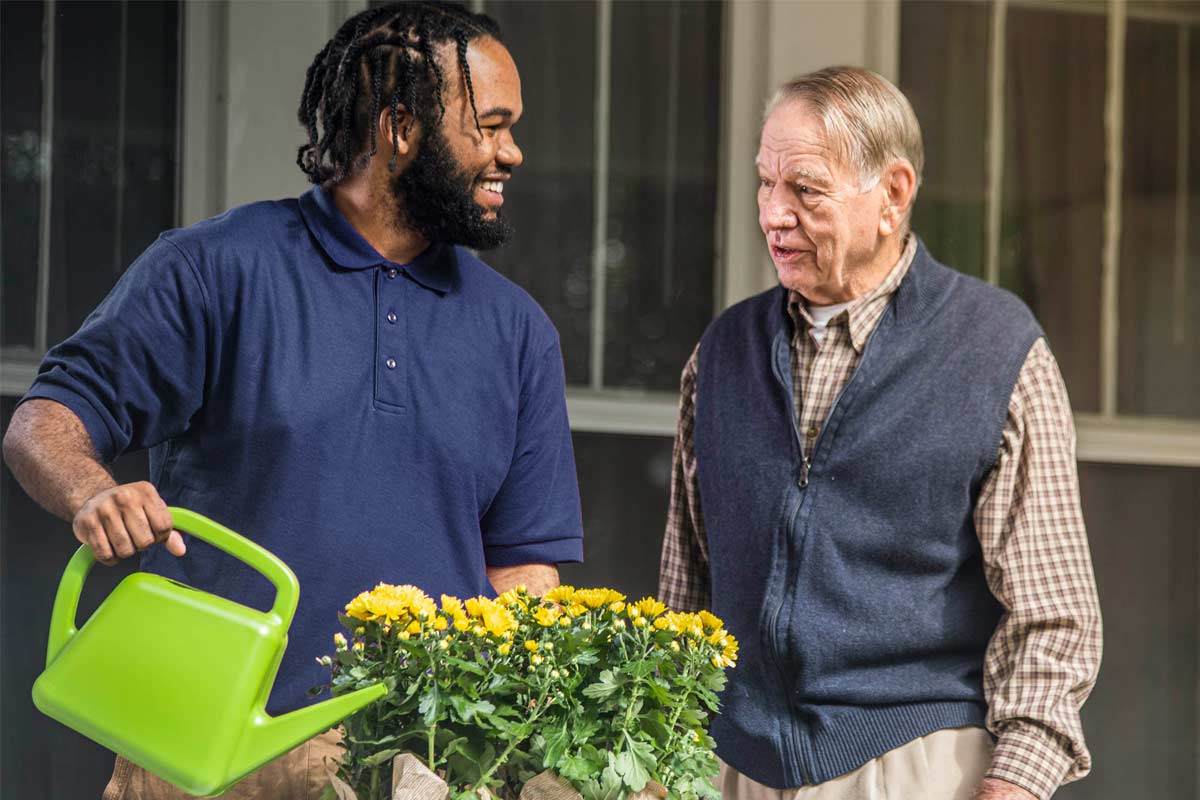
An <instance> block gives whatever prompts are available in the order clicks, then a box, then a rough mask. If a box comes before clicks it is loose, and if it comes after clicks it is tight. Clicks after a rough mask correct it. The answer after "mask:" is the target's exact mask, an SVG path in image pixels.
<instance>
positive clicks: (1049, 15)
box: [1000, 7, 1108, 411]
mask: <svg viewBox="0 0 1200 800" xmlns="http://www.w3.org/2000/svg"><path fill="white" fill-rule="evenodd" d="M1107 24H1108V21H1107V18H1106V17H1105V16H1103V15H1100V14H1081V13H1069V12H1055V11H1042V10H1032V9H1028V8H1020V7H1011V8H1010V9H1009V12H1008V37H1007V53H1006V70H1005V84H1006V98H1005V128H1006V130H1005V137H1006V138H1005V153H1004V189H1003V191H1004V200H1003V211H1002V219H1003V222H1002V228H1003V230H1002V232H1001V242H1000V266H1001V284H1002V285H1003V286H1005V287H1006V288H1009V289H1011V290H1013V291H1015V292H1016V293H1017V294H1019V295H1020V296H1021V297H1022V298H1023V299H1024V300H1025V301H1026V302H1027V303H1029V305H1030V307H1031V308H1032V309H1033V311H1034V313H1035V314H1036V315H1037V318H1038V320H1040V321H1041V323H1042V325H1043V326H1044V327H1045V330H1046V334H1047V336H1048V337H1049V340H1050V346H1051V347H1052V348H1053V350H1054V354H1055V356H1056V357H1057V359H1058V361H1059V364H1060V365H1061V366H1062V371H1063V376H1064V377H1065V378H1066V382H1067V388H1068V389H1069V390H1070V393H1071V401H1072V405H1073V406H1074V408H1075V409H1076V410H1078V411H1096V410H1098V409H1099V407H1100V363H1099V362H1100V357H1099V345H1098V343H1099V341H1100V274H1101V253H1102V248H1103V242H1104V182H1105V168H1104V164H1105V159H1104V154H1105V144H1104V92H1105V71H1104V69H1103V68H1102V66H1103V65H1104V64H1105V63H1107V62H1106V57H1107V53H1106V43H1107Z"/></svg>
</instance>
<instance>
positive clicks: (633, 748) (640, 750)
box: [625, 733, 658, 770]
mask: <svg viewBox="0 0 1200 800" xmlns="http://www.w3.org/2000/svg"><path fill="white" fill-rule="evenodd" d="M625 743H626V745H627V746H628V747H629V751H630V752H632V753H633V756H634V758H636V759H637V760H638V763H640V764H641V765H642V766H643V767H645V768H646V769H647V770H653V769H654V768H655V767H657V766H658V759H656V758H655V757H654V745H652V744H650V743H649V742H644V741H642V740H641V739H634V738H633V737H632V736H630V735H629V734H628V733H626V734H625Z"/></svg>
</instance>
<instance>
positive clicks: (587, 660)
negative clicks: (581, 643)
mask: <svg viewBox="0 0 1200 800" xmlns="http://www.w3.org/2000/svg"><path fill="white" fill-rule="evenodd" d="M571 660H572V661H574V662H575V663H576V664H595V663H596V662H597V661H599V660H600V657H599V656H598V655H596V651H595V650H593V649H590V648H589V649H587V650H581V651H579V654H578V655H576V656H575V657H574V658H572V659H571Z"/></svg>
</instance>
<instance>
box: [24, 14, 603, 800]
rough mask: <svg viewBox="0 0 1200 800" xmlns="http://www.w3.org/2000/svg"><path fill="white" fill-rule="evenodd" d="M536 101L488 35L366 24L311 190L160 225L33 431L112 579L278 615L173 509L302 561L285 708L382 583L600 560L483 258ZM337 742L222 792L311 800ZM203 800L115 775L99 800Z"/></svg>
mask: <svg viewBox="0 0 1200 800" xmlns="http://www.w3.org/2000/svg"><path fill="white" fill-rule="evenodd" d="M521 108H522V106H521V90H520V79H519V76H518V74H517V69H516V65H515V64H514V63H513V60H512V57H511V56H510V55H509V53H508V51H507V50H506V49H505V47H504V45H503V44H502V43H501V40H500V34H499V30H498V29H497V26H496V24H495V23H494V22H493V21H492V20H491V19H489V18H488V17H486V16H483V15H480V14H473V13H470V12H468V11H467V10H465V9H463V8H462V7H460V6H456V5H450V4H443V3H413V4H398V5H392V6H387V7H382V8H375V9H370V10H367V11H364V12H363V13H361V14H358V15H356V16H354V17H352V18H351V19H349V20H348V21H347V22H346V23H345V24H344V25H343V26H342V27H341V29H340V30H339V31H338V32H337V34H336V36H334V38H333V39H332V40H331V41H330V42H329V43H328V44H327V45H326V46H325V47H324V49H322V50H321V52H320V53H319V54H318V55H317V57H316V59H315V60H314V61H313V63H312V66H311V67H310V68H309V70H308V73H307V76H306V79H305V83H304V91H303V95H302V98H301V102H300V108H299V112H298V114H299V119H300V122H301V123H302V124H303V126H304V128H305V129H306V131H307V134H308V137H307V138H308V140H307V142H306V143H305V144H304V145H303V146H302V147H301V148H300V151H299V156H298V159H297V160H298V163H299V166H300V168H301V169H302V170H303V171H304V172H305V174H306V175H307V176H308V177H309V179H310V180H311V181H312V183H314V184H315V186H314V187H313V188H312V189H311V190H310V191H308V192H307V193H306V194H304V195H303V196H301V197H300V198H298V199H291V200H282V201H276V202H263V203H253V204H250V205H247V206H242V207H240V208H235V209H233V210H232V211H229V212H227V213H226V214H223V215H221V216H219V217H216V218H214V219H211V220H207V221H205V222H201V223H199V224H197V225H194V226H192V227H190V228H187V229H182V230H174V231H168V232H166V233H164V234H163V235H162V236H161V237H160V238H159V240H158V241H157V242H155V243H154V244H153V245H151V247H150V248H149V249H148V250H147V251H146V252H145V253H144V254H143V255H142V256H141V257H140V258H139V259H138V260H137V261H136V262H135V263H134V264H133V265H132V266H131V267H130V268H129V269H128V270H127V271H126V273H125V274H124V275H123V276H122V278H121V280H120V281H119V282H118V284H117V285H116V287H115V288H114V289H113V290H112V292H111V294H110V295H109V296H108V297H107V298H106V299H105V300H104V302H103V303H102V304H101V305H100V306H99V307H98V308H97V309H96V311H95V312H94V313H93V314H92V315H91V316H90V317H89V318H88V319H87V321H86V322H85V323H84V324H83V326H82V327H81V328H80V330H79V331H78V332H77V333H76V334H75V335H73V336H72V337H71V338H70V339H68V340H67V341H65V342H63V343H62V344H60V345H58V346H57V347H55V348H53V349H52V350H51V351H50V352H49V353H48V354H47V356H46V358H45V361H44V362H43V364H42V367H41V370H40V372H39V376H38V378H37V380H36V381H35V383H34V385H33V387H32V388H31V390H30V391H29V393H28V394H27V395H26V397H25V398H24V399H23V401H22V404H21V405H20V407H19V408H18V409H17V410H16V412H15V413H14V415H13V420H12V424H11V426H10V428H9V431H8V433H7V435H6V437H5V442H4V452H5V458H6V460H7V462H8V464H9V465H10V467H11V468H12V470H13V473H14V474H15V475H16V476H17V478H18V480H19V481H20V482H21V484H22V485H23V486H24V487H25V489H26V490H27V491H28V492H29V493H30V495H32V496H33V497H34V498H35V499H36V500H37V501H38V502H39V503H41V504H42V505H43V506H45V507H46V508H47V509H48V510H50V511H51V512H53V513H55V514H57V515H59V516H61V517H62V518H64V519H66V520H70V521H71V522H72V526H73V529H74V532H75V535H76V537H77V538H78V539H79V540H80V541H81V542H83V543H85V544H86V545H88V546H89V547H90V548H91V549H92V551H93V553H94V554H95V555H96V557H97V559H98V560H100V561H101V562H102V563H105V564H112V563H115V562H116V561H117V560H118V559H122V558H128V557H130V556H132V555H133V554H134V553H136V552H139V551H140V552H141V553H142V558H141V566H142V568H143V569H145V570H148V571H152V572H156V573H159V574H162V575H165V576H168V577H170V578H173V579H176V580H179V581H182V582H184V583H187V584H190V585H192V586H195V587H198V588H201V589H204V590H206V591H210V592H213V593H215V594H218V595H221V596H223V597H228V598H231V599H233V600H236V601H238V602H241V603H244V604H246V605H249V606H253V607H260V608H264V607H269V606H270V605H271V602H272V590H271V588H270V587H269V586H268V585H267V584H266V582H265V581H263V580H262V578H261V577H260V576H258V575H257V574H256V573H254V572H253V571H252V570H250V569H249V568H248V567H245V566H244V565H241V564H239V563H236V562H234V561H233V560H232V559H230V558H228V557H227V556H223V555H222V554H221V553H219V552H218V551H216V550H215V549H213V548H212V547H210V546H208V545H207V544H205V543H203V542H200V541H189V540H188V538H187V536H186V535H181V533H180V532H178V531H175V530H174V529H173V523H172V519H171V515H170V513H169V511H168V505H178V506H184V507H187V508H190V509H193V510H195V511H198V512H200V513H202V514H205V515H207V516H209V517H212V518H214V519H216V520H217V521H219V522H221V523H223V524H225V525H227V526H229V527H231V528H233V529H234V530H236V531H238V532H240V533H242V534H245V535H247V536H250V537H251V538H253V539H254V540H256V541H258V542H259V543H261V544H263V545H264V546H265V547H267V548H268V549H269V550H271V551H273V552H274V553H276V554H277V555H279V556H280V557H281V558H282V559H283V560H284V561H285V562H286V563H287V564H288V565H290V566H291V568H292V569H293V570H294V571H295V572H296V574H297V576H298V577H299V580H300V584H301V585H302V586H303V592H302V594H301V596H300V601H299V608H298V610H297V614H296V618H295V621H294V622H293V624H292V628H291V630H290V633H289V645H288V649H287V652H286V654H285V655H284V658H283V662H282V665H281V667H280V671H279V676H278V678H277V680H276V683H275V686H274V690H273V692H272V694H271V697H270V701H269V703H268V705H267V709H268V711H269V712H270V713H272V714H280V713H283V712H287V711H290V710H292V709H295V708H298V707H300V706H302V705H304V704H306V703H308V702H311V699H310V698H308V697H307V696H306V695H307V692H308V690H309V688H310V687H313V686H315V685H319V684H320V683H321V682H322V681H323V680H325V679H327V673H326V672H325V671H324V668H323V667H321V666H319V665H318V664H316V663H315V658H316V657H318V656H320V655H322V654H324V653H326V652H329V651H330V649H331V647H332V639H331V637H332V636H333V634H334V633H335V632H336V630H337V628H338V611H339V610H340V609H341V608H342V606H343V605H344V604H345V603H346V602H347V601H348V600H349V599H350V598H351V597H353V596H354V595H355V594H357V593H358V592H360V591H362V590H363V589H368V588H370V587H371V586H373V585H375V584H376V583H377V582H379V581H387V582H390V583H411V584H415V585H417V586H420V587H421V588H422V589H424V590H425V591H426V592H429V593H430V594H432V595H434V596H437V595H438V594H440V593H446V594H450V595H457V596H460V597H469V596H473V595H478V594H493V593H494V592H496V591H504V590H506V589H508V588H510V587H512V586H514V585H516V584H517V583H524V584H526V585H527V586H528V587H529V588H530V589H531V590H532V591H539V592H540V591H544V590H546V589H548V588H550V587H552V586H554V585H556V584H557V582H558V572H557V567H556V566H555V565H556V564H557V563H559V562H564V561H578V560H580V559H581V558H582V525H581V521H580V514H579V497H578V488H577V485H576V482H575V467H574V458H573V455H572V451H571V438H570V430H569V427H568V423H567V414H566V405H565V400H564V375H563V365H562V356H561V354H560V350H559V344H558V335H557V332H556V331H555V330H554V328H553V326H552V324H551V323H550V321H549V319H548V318H547V317H546V315H545V314H544V313H543V312H542V311H541V309H540V308H538V306H537V305H536V304H535V303H534V302H533V300H532V299H530V298H529V297H528V295H526V294H525V293H524V292H523V291H521V290H520V289H519V288H517V287H516V286H515V285H513V284H512V283H510V282H509V281H507V280H505V279H504V278H502V277H501V276H499V275H498V274H496V273H495V272H493V271H492V270H491V269H489V268H488V267H487V266H485V265H484V264H483V263H482V262H480V261H479V260H477V259H476V258H475V257H474V256H473V255H472V254H471V253H470V252H469V251H468V250H466V249H463V247H462V246H465V247H470V248H475V249H484V250H486V249H489V248H492V247H495V246H497V245H499V244H501V243H502V242H503V241H504V240H505V239H506V238H507V237H508V236H509V228H508V226H507V224H506V222H505V220H504V217H503V215H502V213H501V207H502V205H503V202H504V184H505V182H506V181H507V180H508V179H509V177H510V176H511V174H512V171H513V169H514V168H515V167H517V166H518V165H519V164H520V163H521V151H520V150H519V149H518V148H517V145H516V143H515V142H514V140H513V134H512V127H513V125H514V124H515V123H516V122H517V120H518V119H519V118H520V116H521ZM455 245H461V246H459V247H456V246H455ZM137 448H151V452H150V469H151V482H141V483H133V484H126V485H120V486H119V485H117V484H116V483H115V482H114V480H113V478H112V476H111V475H110V473H109V472H108V470H107V468H106V466H105V465H106V464H107V463H109V462H111V461H112V460H113V459H115V458H116V457H117V456H118V455H120V454H121V453H123V452H126V451H129V450H131V449H137ZM155 543H163V544H164V547H154V546H152V545H154V544H155ZM231 657H234V656H231ZM179 691H181V692H187V691H189V687H187V686H180V687H179ZM131 700H132V698H131ZM213 702H220V699H219V698H213ZM333 741H334V740H333V739H331V737H329V736H325V737H321V738H320V739H317V740H313V741H312V742H310V743H308V744H307V745H304V746H302V747H300V748H298V749H297V750H295V751H293V752H292V753H290V754H287V755H286V756H284V757H282V758H281V759H279V760H277V761H276V762H273V763H272V764H269V765H267V767H265V768H263V769H262V770H260V771H259V772H258V773H256V774H255V775H253V776H251V777H250V778H248V779H247V780H245V781H244V782H243V783H242V784H239V786H238V787H235V789H234V790H232V792H231V793H230V794H229V795H226V796H227V797H233V798H239V797H244V798H249V797H270V798H274V799H279V798H284V799H285V800H286V798H292V797H296V798H308V797H315V796H316V790H319V787H320V785H321V784H322V783H323V782H324V771H323V768H322V765H321V757H322V756H324V755H327V754H335V753H336V750H335V749H334V746H333ZM182 796H183V795H182V794H181V793H179V792H178V791H177V790H175V789H173V788H172V787H170V786H169V785H167V784H165V783H164V782H162V781H161V780H159V779H157V778H155V777H154V776H151V775H149V774H147V773H145V772H144V771H143V770H140V769H138V768H136V767H134V766H133V765H132V764H130V763H129V762H126V761H124V760H121V759H118V762H117V768H116V770H115V772H114V776H113V780H112V781H111V782H110V784H109V787H108V789H107V790H106V793H105V798H108V799H109V800H112V799H115V798H122V800H131V799H132V798H154V799H155V800H158V799H159V798H174V797H182Z"/></svg>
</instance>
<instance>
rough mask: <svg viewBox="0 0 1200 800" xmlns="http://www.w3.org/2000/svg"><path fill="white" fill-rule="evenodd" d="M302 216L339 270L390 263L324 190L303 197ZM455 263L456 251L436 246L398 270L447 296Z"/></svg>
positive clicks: (432, 245)
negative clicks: (350, 221) (341, 268)
mask: <svg viewBox="0 0 1200 800" xmlns="http://www.w3.org/2000/svg"><path fill="white" fill-rule="evenodd" d="M300 213H301V215H302V216H303V217H304V224H305V225H306V226H307V227H308V230H309V232H310V233H311V234H312V235H313V237H314V238H315V239H316V240H317V242H318V243H319V244H320V245H321V249H323V250H324V251H325V253H326V255H328V256H329V258H330V259H332V260H333V262H334V263H335V264H337V265H338V266H339V267H343V268H345V269H367V268H369V267H378V266H383V265H385V264H390V263H391V262H389V261H388V260H387V259H386V258H384V257H383V256H382V255H380V254H379V251H377V250H376V249H375V248H374V247H372V246H371V245H370V243H369V242H367V240H366V239H364V238H363V237H362V235H361V234H359V232H358V231H357V230H355V228H354V226H353V225H351V224H350V223H349V222H348V221H347V220H346V218H345V217H344V216H342V212H341V211H339V210H338V208H337V206H336V205H335V204H334V202H333V196H332V195H331V194H330V193H329V192H327V191H325V189H323V188H322V187H320V186H314V187H313V188H311V189H309V190H308V191H307V192H305V193H304V194H302V195H300ZM455 260H456V259H455V253H454V248H453V247H451V246H449V245H442V244H437V243H434V244H431V245H430V246H429V247H427V248H426V249H425V251H424V252H423V253H421V254H420V255H419V256H417V257H416V258H414V259H413V260H412V261H410V262H408V263H407V264H396V265H395V266H396V267H397V268H399V269H402V270H404V271H405V272H406V273H407V274H408V275H409V276H410V277H411V278H412V279H413V280H415V281H416V282H417V283H419V284H421V285H422V286H424V287H426V288H427V289H432V290H434V291H436V292H440V293H442V294H445V293H446V292H449V291H450V290H451V289H452V288H453V285H454V265H455Z"/></svg>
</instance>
